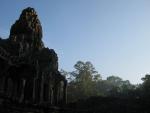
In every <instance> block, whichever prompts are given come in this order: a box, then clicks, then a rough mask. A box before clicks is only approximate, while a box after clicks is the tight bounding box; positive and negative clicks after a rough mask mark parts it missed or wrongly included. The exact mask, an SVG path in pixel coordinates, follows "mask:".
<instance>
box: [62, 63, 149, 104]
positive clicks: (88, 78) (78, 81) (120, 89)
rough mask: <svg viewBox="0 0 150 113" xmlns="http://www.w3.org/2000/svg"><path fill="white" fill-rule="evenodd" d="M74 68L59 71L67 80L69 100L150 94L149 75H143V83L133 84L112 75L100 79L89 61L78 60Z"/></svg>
mask: <svg viewBox="0 0 150 113" xmlns="http://www.w3.org/2000/svg"><path fill="white" fill-rule="evenodd" d="M74 69H75V70H74V71H72V72H66V71H64V70H62V71H61V72H62V73H63V75H65V76H66V77H67V79H68V81H69V84H68V101H69V102H73V101H77V100H79V99H87V98H89V97H91V96H103V97H107V96H111V97H120V98H135V99H136V98H140V97H142V96H145V95H150V93H149V92H150V75H145V77H144V78H142V80H143V84H138V85H133V84H131V83H130V81H129V80H123V79H122V78H120V77H118V76H114V75H112V76H109V77H107V78H106V80H102V77H101V75H100V74H99V73H98V72H97V71H96V69H95V68H94V66H93V64H92V63H91V62H89V61H87V62H83V61H78V62H77V63H76V64H75V65H74Z"/></svg>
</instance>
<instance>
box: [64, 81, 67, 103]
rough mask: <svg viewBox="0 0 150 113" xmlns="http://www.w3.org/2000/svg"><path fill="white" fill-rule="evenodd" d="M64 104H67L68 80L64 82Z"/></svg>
mask: <svg viewBox="0 0 150 113" xmlns="http://www.w3.org/2000/svg"><path fill="white" fill-rule="evenodd" d="M63 102H64V103H65V104H67V80H64V86H63Z"/></svg>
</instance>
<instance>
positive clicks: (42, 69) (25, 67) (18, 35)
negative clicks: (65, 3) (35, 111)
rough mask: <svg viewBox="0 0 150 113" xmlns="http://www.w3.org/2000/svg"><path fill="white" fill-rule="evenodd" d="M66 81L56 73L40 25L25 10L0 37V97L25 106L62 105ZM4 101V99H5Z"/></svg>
mask: <svg viewBox="0 0 150 113" xmlns="http://www.w3.org/2000/svg"><path fill="white" fill-rule="evenodd" d="M66 89H67V80H66V78H65V77H64V76H63V75H61V73H60V72H59V71H58V57H57V54H56V53H55V51H54V50H53V49H49V48H46V47H45V46H44V43H43V42H42V26H41V23H40V20H39V19H38V16H37V13H36V12H35V10H34V9H33V8H30V7H28V8H26V9H24V10H23V11H22V13H21V15H20V17H19V19H18V20H16V22H15V23H14V24H13V25H12V26H11V29H10V35H9V38H8V39H2V38H0V96H1V97H5V98H2V101H1V104H2V103H3V102H5V101H6V100H7V101H8V100H11V101H15V102H17V103H25V104H28V103H30V104H36V105H37V104H47V105H55V106H57V105H58V104H65V103H66V102H67V100H66ZM6 98H7V99H6Z"/></svg>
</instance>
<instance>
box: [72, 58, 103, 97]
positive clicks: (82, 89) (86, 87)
mask: <svg viewBox="0 0 150 113" xmlns="http://www.w3.org/2000/svg"><path fill="white" fill-rule="evenodd" d="M74 68H75V71H73V72H71V75H72V76H73V77H74V80H73V81H72V82H71V84H72V85H74V93H75V94H76V98H78V99H80V98H87V97H89V96H92V95H94V93H95V92H94V89H95V88H94V87H95V83H94V82H96V81H98V80H100V79H101V76H100V74H98V72H97V71H96V70H95V68H94V66H93V64H92V63H91V62H89V61H87V62H83V61H78V62H77V63H76V64H75V65H74ZM70 87H71V86H70ZM71 88H73V87H71ZM75 91H76V92H75Z"/></svg>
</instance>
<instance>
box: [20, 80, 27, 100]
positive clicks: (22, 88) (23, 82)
mask: <svg viewBox="0 0 150 113" xmlns="http://www.w3.org/2000/svg"><path fill="white" fill-rule="evenodd" d="M25 83H26V80H24V79H23V80H22V81H21V83H20V85H21V86H20V88H21V89H20V98H19V102H20V103H22V102H23V100H24V90H25Z"/></svg>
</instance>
